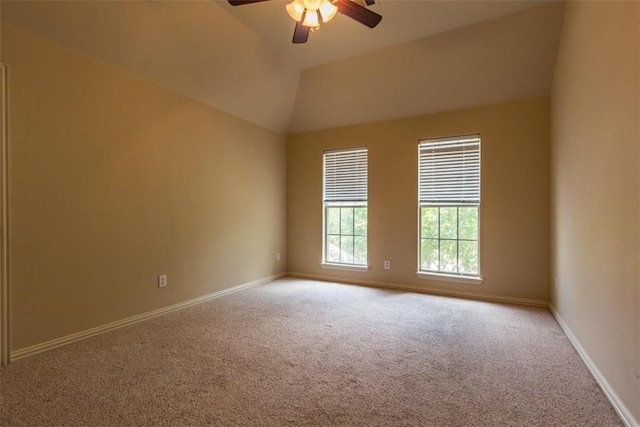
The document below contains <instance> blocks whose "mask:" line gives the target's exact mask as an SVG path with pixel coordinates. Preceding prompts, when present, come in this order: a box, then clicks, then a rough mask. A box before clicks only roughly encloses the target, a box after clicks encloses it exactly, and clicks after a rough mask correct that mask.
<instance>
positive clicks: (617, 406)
mask: <svg viewBox="0 0 640 427" xmlns="http://www.w3.org/2000/svg"><path fill="white" fill-rule="evenodd" d="M549 310H551V313H552V314H553V317H555V318H556V321H557V322H558V324H559V325H560V327H561V328H562V330H563V331H564V333H565V335H566V336H567V338H569V341H571V344H572V345H573V347H574V348H575V349H576V351H577V352H578V354H579V355H580V357H581V358H582V361H583V362H584V364H585V365H587V369H589V372H591V375H593V378H594V379H595V380H596V382H597V383H598V385H599V386H600V388H601V389H602V391H603V392H604V395H605V396H606V397H607V399H609V402H610V403H611V405H612V406H613V409H614V410H615V411H616V413H617V414H618V416H619V417H620V419H622V422H624V424H625V425H626V426H627V427H640V424H639V423H638V421H637V420H636V419H635V417H634V416H633V414H631V412H630V411H629V410H628V409H627V407H626V406H625V405H624V403H622V401H621V400H620V399H619V398H618V396H617V395H616V393H615V392H614V391H613V389H612V388H611V386H610V385H609V383H608V382H607V380H606V378H605V377H604V375H602V373H601V372H600V370H599V369H598V367H597V366H596V365H595V363H593V360H591V358H590V357H589V354H588V353H587V351H586V350H585V349H584V347H582V345H581V344H580V341H578V338H576V336H575V335H574V333H573V331H571V328H569V325H568V324H567V322H565V321H564V319H563V318H562V316H560V313H558V310H556V308H555V307H554V306H553V305H551V304H550V305H549Z"/></svg>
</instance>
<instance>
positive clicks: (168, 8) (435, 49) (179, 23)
mask: <svg viewBox="0 0 640 427" xmlns="http://www.w3.org/2000/svg"><path fill="white" fill-rule="evenodd" d="M285 4H286V2H283V1H280V0H272V1H269V2H263V3H257V4H252V5H248V6H241V7H231V6H230V5H229V4H228V3H227V2H226V1H222V0H221V1H184V0H183V1H130V2H126V1H113V0H112V1H55V2H52V1H7V0H3V1H2V2H1V3H0V8H1V9H0V12H1V18H2V24H3V25H11V26H14V27H18V28H22V29H24V30H26V31H29V32H31V33H34V34H35V35H37V36H39V37H42V38H44V39H46V40H49V41H51V42H53V43H56V44H58V45H61V46H64V47H67V48H69V49H72V50H74V51H76V52H79V53H81V54H83V55H86V56H88V57H91V58H93V59H96V60H98V61H102V62H104V63H107V64H110V65H112V66H115V67H117V68H120V69H123V70H125V71H127V72H129V73H131V74H133V75H136V76H138V77H140V78H143V79H145V80H148V81H151V82H154V83H156V84H158V85H161V86H163V87H166V88H168V89H170V90H173V91H176V92H178V93H181V94H183V95H186V96H188V97H190V98H193V99H196V100H199V101H201V102H203V103H206V104H208V105H211V106H213V107H215V108H218V109H220V110H223V111H226V112H228V113H231V114H233V115H235V116H238V117H240V118H243V119H245V120H248V121H250V122H253V123H256V124H258V125H260V126H263V127H266V128H268V129H272V130H275V131H277V132H282V133H288V132H304V131H309V130H315V129H323V128H329V127H335V126H342V125H348V124H354V123H362V122H369V121H375V120H384V119H390V118H397V117H405V116H412V115H420V114H427V113H434V112H438V111H446V110H454V109H459V108H466V107H473V106H478V105H486V104H492V103H497V102H506V101H511V100H516V99H524V98H531V97H536V96H545V95H548V94H549V92H550V88H551V83H552V79H553V71H554V67H555V57H556V52H557V45H558V40H559V36H560V31H561V28H562V17H563V9H564V4H563V3H562V2H549V1H482V0H475V1H415V0H414V1H410V0H409V1H402V0H379V1H378V2H377V4H375V5H373V6H371V10H374V11H375V12H377V13H379V14H381V15H382V16H383V20H382V22H381V23H380V24H379V25H378V26H377V27H376V28H374V29H369V28H367V27H365V26H363V25H360V24H359V23H357V22H355V21H353V20H351V19H349V18H348V17H346V16H340V15H339V16H338V17H337V18H335V19H333V20H332V21H331V22H329V23H327V24H325V25H323V26H322V27H321V28H320V30H319V31H317V32H314V33H312V34H311V35H310V37H309V41H308V43H306V44H300V45H294V44H292V43H291V36H292V33H293V26H294V22H293V21H292V20H291V18H290V17H289V15H288V14H287V13H286V11H285V9H284V6H285Z"/></svg>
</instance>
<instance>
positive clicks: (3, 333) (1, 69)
mask: <svg viewBox="0 0 640 427" xmlns="http://www.w3.org/2000/svg"><path fill="white" fill-rule="evenodd" d="M8 73H9V66H8V64H5V63H4V62H0V85H1V89H0V171H1V173H0V365H6V364H8V363H9V362H10V359H11V351H10V348H9V346H10V341H9V236H8V234H9V205H8V204H9V156H8V154H9V130H8V126H9V120H8V119H9V111H8V108H9V102H8V98H9V95H8V83H7V82H8Z"/></svg>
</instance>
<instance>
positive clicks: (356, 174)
mask: <svg viewBox="0 0 640 427" xmlns="http://www.w3.org/2000/svg"><path fill="white" fill-rule="evenodd" d="M362 153H364V163H363V161H362V160H363V156H362ZM342 155H344V158H345V159H349V156H354V155H355V157H356V158H357V159H358V160H354V161H355V163H354V166H356V169H355V170H349V171H348V176H347V177H346V178H345V176H344V175H342V176H341V177H340V176H339V177H338V178H335V175H334V176H333V177H331V179H328V175H327V173H328V171H327V167H328V166H327V159H328V156H332V157H333V158H334V159H335V158H339V157H340V156H342ZM322 158H323V162H322V262H321V264H320V265H321V267H322V268H328V269H336V270H347V271H368V270H369V265H368V262H369V261H368V254H369V250H368V243H369V238H368V234H369V225H368V180H369V177H368V163H369V157H368V149H367V147H353V148H345V149H339V150H327V151H325V152H324V153H323V156H322ZM333 171H335V169H333ZM340 172H344V170H342V171H340ZM328 181H331V182H328ZM337 181H341V182H337ZM331 207H341V208H362V207H364V208H365V209H367V230H366V234H365V237H366V245H367V259H365V261H364V263H355V259H354V260H353V261H354V262H352V263H350V262H336V261H334V260H329V259H328V257H327V250H328V242H327V236H328V234H327V233H328V230H327V216H328V215H327V211H328V208H331ZM354 233H355V229H354ZM346 235H348V234H346ZM354 236H355V235H354ZM354 245H355V244H354ZM354 250H355V249H354ZM354 255H355V253H354Z"/></svg>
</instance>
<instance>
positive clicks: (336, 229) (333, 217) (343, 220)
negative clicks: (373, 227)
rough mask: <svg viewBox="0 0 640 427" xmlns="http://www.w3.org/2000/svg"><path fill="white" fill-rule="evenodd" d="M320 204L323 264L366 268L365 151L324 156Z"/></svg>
mask: <svg viewBox="0 0 640 427" xmlns="http://www.w3.org/2000/svg"><path fill="white" fill-rule="evenodd" d="M323 201H324V233H323V234H324V239H323V262H324V263H327V264H341V265H347V266H366V265H367V149H366V148H357V149H349V150H341V151H328V152H325V154H324V174H323Z"/></svg>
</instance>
